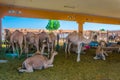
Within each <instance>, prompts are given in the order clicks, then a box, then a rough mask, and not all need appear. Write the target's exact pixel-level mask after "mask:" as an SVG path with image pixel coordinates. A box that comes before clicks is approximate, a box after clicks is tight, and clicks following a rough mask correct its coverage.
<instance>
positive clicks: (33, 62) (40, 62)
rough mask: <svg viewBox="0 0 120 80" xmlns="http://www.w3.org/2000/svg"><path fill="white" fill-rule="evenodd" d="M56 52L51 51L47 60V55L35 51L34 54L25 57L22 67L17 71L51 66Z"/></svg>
mask: <svg viewBox="0 0 120 80" xmlns="http://www.w3.org/2000/svg"><path fill="white" fill-rule="evenodd" d="M57 54H58V53H57V52H53V53H52V56H51V58H50V59H49V60H48V58H47V57H45V56H43V55H41V54H40V53H35V55H34V56H32V57H29V58H27V59H26V60H25V61H24V62H23V64H22V67H21V68H19V69H18V70H19V72H33V71H34V69H40V70H41V69H46V68H49V67H53V61H54V56H55V55H57Z"/></svg>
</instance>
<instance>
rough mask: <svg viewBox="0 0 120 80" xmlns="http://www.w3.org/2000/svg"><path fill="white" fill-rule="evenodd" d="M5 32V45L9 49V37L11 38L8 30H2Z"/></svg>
mask: <svg viewBox="0 0 120 80" xmlns="http://www.w3.org/2000/svg"><path fill="white" fill-rule="evenodd" d="M4 31H5V45H6V48H10V37H11V34H12V33H11V32H10V30H9V29H4Z"/></svg>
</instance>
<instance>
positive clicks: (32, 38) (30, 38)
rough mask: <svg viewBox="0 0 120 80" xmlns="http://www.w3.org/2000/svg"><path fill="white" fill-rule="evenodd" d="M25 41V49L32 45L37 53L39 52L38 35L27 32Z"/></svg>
mask: <svg viewBox="0 0 120 80" xmlns="http://www.w3.org/2000/svg"><path fill="white" fill-rule="evenodd" d="M25 36H26V40H27V44H26V45H27V48H28V47H29V45H34V46H35V47H36V49H37V52H40V50H39V34H34V33H33V32H27V34H26V35H25ZM27 53H28V51H27Z"/></svg>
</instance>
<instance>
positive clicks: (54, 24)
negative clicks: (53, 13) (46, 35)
mask: <svg viewBox="0 0 120 80" xmlns="http://www.w3.org/2000/svg"><path fill="white" fill-rule="evenodd" d="M59 27H60V23H59V21H58V20H49V22H48V24H47V26H46V29H47V30H57V29H58V28H59Z"/></svg>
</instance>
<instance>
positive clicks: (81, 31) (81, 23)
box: [77, 21, 84, 35]
mask: <svg viewBox="0 0 120 80" xmlns="http://www.w3.org/2000/svg"><path fill="white" fill-rule="evenodd" d="M77 23H78V32H79V34H80V35H82V34H83V24H84V22H83V21H77Z"/></svg>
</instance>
